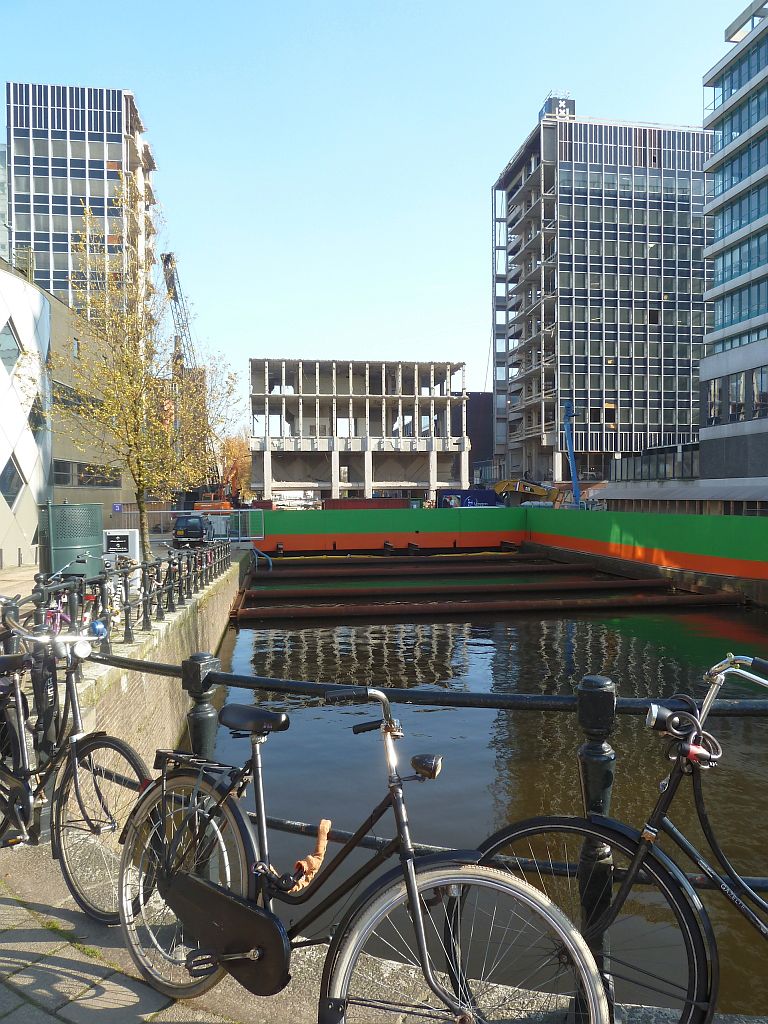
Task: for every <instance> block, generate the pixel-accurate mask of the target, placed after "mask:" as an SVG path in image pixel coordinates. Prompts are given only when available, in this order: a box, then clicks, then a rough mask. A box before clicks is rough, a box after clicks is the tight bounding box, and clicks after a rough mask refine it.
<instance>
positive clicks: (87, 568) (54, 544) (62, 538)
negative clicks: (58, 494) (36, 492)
mask: <svg viewBox="0 0 768 1024" xmlns="http://www.w3.org/2000/svg"><path fill="white" fill-rule="evenodd" d="M103 530H104V510H103V507H102V505H101V504H100V503H98V502H88V503H83V504H77V505H74V504H73V505H69V504H66V503H65V504H62V505H54V504H53V502H51V501H49V502H48V504H47V505H42V506H41V507H40V571H41V572H48V573H50V572H57V571H58V570H59V569H61V568H62V566H65V565H66V564H67V563H68V562H71V561H73V560H74V559H75V558H77V557H78V555H80V554H82V552H84V551H87V552H88V554H89V557H88V558H87V559H86V563H85V565H73V566H72V567H71V571H72V572H73V573H78V574H80V573H83V574H84V575H86V576H88V577H92V576H96V575H98V573H100V572H101V570H102V568H103V562H102V560H101V552H102V544H103V536H104V535H103Z"/></svg>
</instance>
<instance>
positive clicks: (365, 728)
mask: <svg viewBox="0 0 768 1024" xmlns="http://www.w3.org/2000/svg"><path fill="white" fill-rule="evenodd" d="M383 724H384V719H383V718H379V719H377V720H376V721H375V722H358V724H357V725H353V726H352V732H353V733H354V734H355V736H359V735H360V733H361V732H374V730H376V729H380V728H381V727H382V725H383Z"/></svg>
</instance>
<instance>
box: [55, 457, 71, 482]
mask: <svg viewBox="0 0 768 1024" xmlns="http://www.w3.org/2000/svg"><path fill="white" fill-rule="evenodd" d="M53 482H54V484H55V485H58V486H59V487H69V486H70V485H71V483H72V463H71V462H66V461H64V460H63V459H54V460H53Z"/></svg>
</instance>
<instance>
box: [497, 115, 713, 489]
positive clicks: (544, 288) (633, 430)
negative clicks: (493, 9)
mask: <svg viewBox="0 0 768 1024" xmlns="http://www.w3.org/2000/svg"><path fill="white" fill-rule="evenodd" d="M709 147H710V137H709V135H708V133H706V132H704V131H702V130H701V129H697V128H686V127H680V128H673V127H660V126H657V125H642V124H621V123H605V122H600V121H593V120H587V119H582V118H577V117H576V111H575V103H574V101H573V100H571V99H568V98H561V97H554V96H550V97H548V99H547V101H546V103H545V105H544V107H543V109H542V111H541V113H540V115H539V122H538V124H537V125H536V127H535V128H534V130H533V131H532V132H531V134H530V135H529V136H528V138H527V139H526V140H525V142H524V143H523V145H522V146H521V147H520V149H519V150H518V151H517V153H516V154H515V156H514V157H513V158H512V160H511V161H510V162H509V164H508V165H507V166H506V167H505V169H504V171H503V172H502V174H501V175H500V176H499V178H498V180H497V181H496V183H495V184H494V186H493V316H494V349H495V387H494V395H495V429H496V436H495V453H496V459H497V463H498V472H501V473H504V474H505V475H509V476H514V475H517V474H520V473H523V472H528V473H529V474H530V475H532V476H534V477H538V478H540V479H547V480H552V479H554V480H562V479H564V478H565V479H567V477H568V473H567V469H566V465H565V459H564V455H565V452H566V450H567V449H566V441H565V434H564V429H563V427H564V411H565V404H566V401H567V400H568V399H570V400H571V401H572V402H573V404H574V408H575V422H574V441H575V448H576V453H577V464H578V467H579V473H580V475H581V476H582V477H583V476H586V477H587V478H598V477H607V476H608V467H609V464H610V461H611V460H612V459H613V458H614V457H616V456H617V455H619V454H620V453H622V452H639V451H642V450H644V449H646V448H650V447H654V446H658V445H662V444H684V443H689V442H691V441H693V440H695V439H696V438H697V435H698V424H699V390H698V374H697V369H698V360H699V358H700V357H701V355H702V354H703V352H702V347H703V340H704V331H705V312H704V290H705V269H704V248H705V245H706V243H707V240H708V239H707V230H708V229H707V222H706V220H705V215H704V191H705V189H704V165H705V161H706V159H707V157H708V155H709Z"/></svg>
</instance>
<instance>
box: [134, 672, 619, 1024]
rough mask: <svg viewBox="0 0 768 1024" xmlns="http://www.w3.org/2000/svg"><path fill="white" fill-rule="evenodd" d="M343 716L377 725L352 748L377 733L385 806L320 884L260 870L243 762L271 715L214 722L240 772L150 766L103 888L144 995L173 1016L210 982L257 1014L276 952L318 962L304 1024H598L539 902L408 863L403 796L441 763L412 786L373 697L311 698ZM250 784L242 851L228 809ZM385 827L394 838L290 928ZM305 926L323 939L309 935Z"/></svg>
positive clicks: (594, 976) (260, 817)
mask: <svg viewBox="0 0 768 1024" xmlns="http://www.w3.org/2000/svg"><path fill="white" fill-rule="evenodd" d="M344 701H346V702H349V701H353V702H357V703H362V702H365V701H378V702H379V703H380V704H381V708H382V712H383V715H382V718H381V719H377V720H376V721H373V722H362V723H359V724H356V725H355V726H354V727H353V730H352V731H353V732H354V733H364V732H368V731H372V730H378V731H379V732H380V734H381V737H382V740H383V744H384V751H385V759H386V766H387V787H388V788H387V795H386V796H385V797H384V799H383V800H382V801H381V802H380V803H379V804H378V806H377V807H376V808H375V809H374V810H373V811H372V813H371V814H370V816H369V817H368V818H367V819H366V820H365V821H364V822H363V823H362V824H361V826H360V828H359V829H358V830H357V831H356V832H355V833H354V835H352V837H351V838H350V839H348V840H347V841H346V842H344V844H343V845H342V846H341V849H340V850H339V852H338V853H337V854H336V855H335V856H334V857H333V858H332V859H331V860H330V862H329V863H328V864H327V865H325V866H320V865H319V864H318V863H317V862H313V861H311V860H309V861H307V862H300V863H299V864H298V865H297V867H296V868H295V869H294V870H293V871H290V872H288V873H285V874H283V873H280V872H279V871H277V870H276V869H275V868H274V867H272V866H271V861H270V856H269V844H268V829H267V818H266V812H265V808H264V790H263V775H262V762H261V746H262V744H263V743H264V742H265V741H266V739H267V737H268V736H269V734H270V733H272V732H282V731H283V730H285V729H287V728H288V725H289V720H288V716H287V715H286V714H283V713H275V712H270V711H267V710H262V709H260V708H258V707H253V706H243V705H232V704H230V705H227V706H225V707H224V708H223V709H222V711H221V712H220V713H219V721H220V722H221V724H222V725H224V726H225V727H227V728H229V729H231V730H232V731H233V732H234V733H235V734H239V735H249V736H250V739H251V757H250V758H249V759H248V760H247V761H246V763H245V764H244V765H243V767H242V768H236V767H232V766H229V765H222V764H217V763H215V762H212V761H209V760H203V759H200V758H197V757H194V756H192V755H188V754H181V753H178V752H172V751H158V755H157V762H156V768H159V769H161V770H162V771H161V775H160V777H159V778H158V779H157V780H156V781H155V782H154V783H153V784H152V785H151V786H150V787H149V789H147V790H146V792H144V793H143V794H142V796H141V798H140V800H139V803H138V804H137V806H136V808H135V810H134V812H133V814H132V815H131V817H130V819H129V821H128V825H127V828H126V830H125V848H124V851H123V857H122V862H121V871H120V916H121V922H122V925H123V931H124V935H125V939H126V943H127V946H128V948H129V950H130V952H131V955H132V957H133V959H134V961H135V963H136V965H137V966H138V968H139V970H140V971H141V973H142V975H143V976H144V977H145V978H146V979H147V980H148V981H149V982H150V983H151V984H152V985H153V986H154V987H155V988H157V989H159V990H160V991H161V992H164V993H166V994H167V995H170V996H173V997H175V998H187V997H190V996H194V995H197V994H199V993H201V992H204V991H205V990H207V989H209V988H210V987H211V986H212V985H214V984H216V982H218V981H219V980H220V979H221V978H222V976H223V975H224V974H225V973H227V972H228V973H229V974H231V975H232V976H233V977H234V978H235V979H236V980H237V981H238V982H240V984H242V985H243V986H244V987H245V988H247V989H248V990H249V991H251V992H253V993H255V994H257V995H260V996H266V995H271V994H273V993H276V992H278V991H280V990H281V989H282V988H283V987H284V986H285V985H286V984H287V983H288V981H289V979H290V957H291V952H292V951H293V950H295V949H297V948H299V947H305V946H320V945H323V944H328V945H327V951H326V952H325V955H324V969H323V975H322V981H321V987H320V1000H319V1007H318V1020H319V1021H320V1024H341V1022H349V1024H351V1022H353V1021H365V1022H366V1024H371V1022H374V1021H385V1020H386V1021H392V1020H396V1021H398V1022H404V1021H425V1020H431V1021H444V1022H448V1021H451V1022H453V1024H459V1022H460V1024H473V1022H474V1024H480V1022H483V1024H491V1022H494V1021H498V1022H500V1021H511V1020H516V1019H519V1018H521V1017H527V1016H529V1015H530V1014H536V1015H537V1016H538V1015H545V1014H558V1015H560V1016H561V1017H562V1018H563V1019H564V1018H565V1015H566V1014H567V1013H568V1012H569V1011H571V1012H574V1011H577V1013H576V1016H577V1019H581V1020H583V1021H584V1022H586V1021H590V1022H595V1024H597V1022H603V1021H605V1020H606V1013H607V1000H606V998H605V992H604V989H603V986H602V982H601V979H600V975H599V973H598V971H597V968H596V966H595V963H594V960H593V959H592V957H591V956H590V954H589V952H588V951H587V948H586V945H585V943H584V942H583V940H582V939H581V938H580V936H579V934H578V930H577V929H576V928H575V927H574V926H573V925H572V924H571V923H570V922H569V921H568V920H567V919H566V918H565V916H564V915H563V914H562V913H561V912H560V911H559V910H558V909H557V908H556V907H555V906H554V905H553V904H552V903H551V902H550V900H548V899H547V898H546V897H544V896H543V895H542V894H541V893H539V892H537V890H536V889H535V888H533V887H532V886H530V885H528V884H527V883H525V882H520V881H519V880H517V879H514V878H511V877H510V876H509V875H508V874H507V873H506V872H504V871H500V870H498V869H494V868H489V867H481V866H478V864H477V860H478V858H479V856H480V855H479V853H478V852H477V851H450V852H448V853H447V854H445V855H440V856H424V857H418V858H417V857H415V855H414V849H413V845H412V842H411V837H410V830H409V824H408V816H407V813H406V806H405V799H404V792H403V783H404V782H406V781H414V782H415V781H421V782H424V781H426V780H429V779H434V778H436V776H437V775H438V773H439V771H440V768H441V760H442V759H441V758H440V757H438V756H436V755H417V756H415V757H414V758H412V760H411V766H412V769H413V774H412V775H409V776H408V777H407V778H403V777H402V776H401V775H400V774H399V772H398V768H397V756H396V753H395V741H396V740H398V739H400V737H401V736H402V730H401V728H400V725H399V723H398V722H397V721H396V720H395V719H394V718H393V717H392V713H391V709H390V705H389V702H388V700H387V698H386V696H385V695H384V694H383V693H382V692H381V691H380V690H375V689H368V688H365V687H341V686H335V687H329V689H328V691H327V693H326V702H328V703H338V702H344ZM251 781H252V783H253V791H254V796H255V806H256V812H255V816H254V817H255V822H256V830H255V833H254V831H253V829H252V827H251V824H250V821H249V817H248V816H247V815H246V814H245V813H244V812H243V811H242V810H241V805H240V802H239V797H241V796H242V795H243V793H244V792H245V790H246V788H247V787H248V785H249V783H250V782H251ZM388 810H391V811H392V812H393V815H394V820H395V826H396V828H395V836H394V837H393V838H392V839H391V840H390V841H388V842H386V843H385V844H384V846H383V848H380V849H379V850H378V851H377V852H376V853H374V854H373V855H372V856H370V857H369V858H368V859H367V861H366V863H364V864H363V865H362V866H361V867H359V868H357V869H356V870H353V871H352V872H351V874H350V875H349V877H348V878H346V879H345V880H343V881H342V882H340V883H339V884H338V885H337V886H336V888H334V889H333V891H331V892H330V893H329V894H328V895H326V896H325V897H324V898H321V899H320V900H319V901H316V902H315V903H314V904H313V906H312V908H311V909H308V910H306V912H305V913H303V914H297V915H296V917H295V918H294V917H293V915H294V914H295V913H296V911H297V910H298V908H300V907H301V906H302V904H306V903H307V902H308V901H310V900H312V899H313V897H315V896H317V895H318V894H319V893H321V892H322V891H323V890H324V887H325V885H326V883H327V882H328V880H329V878H330V877H331V876H332V875H333V874H334V873H335V872H336V871H337V869H338V868H339V867H340V865H341V864H342V863H343V862H344V861H345V860H346V859H347V857H348V856H349V854H350V853H351V852H352V851H353V850H355V849H357V848H359V847H360V846H361V843H362V840H363V838H364V837H365V836H366V833H368V832H369V831H370V830H371V829H372V828H374V826H375V825H376V823H377V822H378V821H379V820H380V819H381V818H382V817H383V816H384V814H385V813H386V812H387V811H388ZM329 824H330V823H328V825H329ZM395 854H397V855H398V856H399V858H400V866H399V867H397V868H395V869H393V870H392V871H390V872H388V873H386V874H385V875H384V876H383V877H381V878H380V879H379V880H378V881H376V882H375V883H374V884H372V885H370V887H369V888H368V889H367V890H366V891H365V892H364V893H363V894H362V895H360V896H356V898H354V899H353V900H352V902H351V905H349V906H348V907H347V909H346V911H345V912H344V913H343V915H341V919H340V920H339V921H337V922H336V927H335V928H333V935H332V936H331V934H329V931H328V927H327V925H323V924H322V921H321V919H322V918H323V917H324V915H325V917H326V918H327V916H328V913H329V912H333V910H334V908H337V907H338V904H339V901H341V900H342V898H343V897H344V896H346V895H347V894H349V893H351V892H352V890H353V889H354V888H356V887H357V886H358V885H359V884H360V883H361V882H363V881H364V880H366V879H369V876H370V875H371V873H372V872H373V871H374V869H375V868H377V867H378V866H380V865H381V864H382V863H383V862H384V861H385V859H386V858H388V857H390V856H393V855H395ZM369 880H370V879H369ZM279 906H282V907H283V908H284V909H286V910H289V911H290V912H291V922H290V924H289V925H288V926H286V925H284V924H283V922H282V921H281V919H280V918H279V917H278V916H277V909H278V907H279ZM313 926H314V928H315V930H320V931H322V932H323V934H320V935H310V932H311V931H312V930H313Z"/></svg>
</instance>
